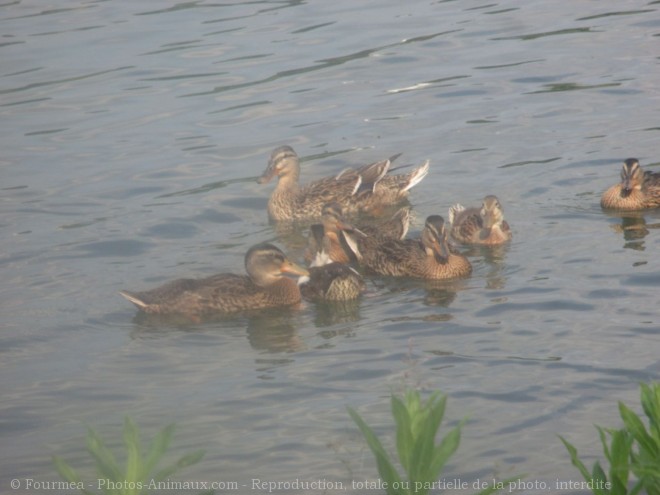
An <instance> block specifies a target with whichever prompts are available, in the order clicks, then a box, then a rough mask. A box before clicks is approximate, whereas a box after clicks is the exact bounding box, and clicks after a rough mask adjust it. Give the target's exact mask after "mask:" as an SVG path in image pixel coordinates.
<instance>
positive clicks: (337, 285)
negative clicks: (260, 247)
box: [298, 224, 365, 301]
mask: <svg viewBox="0 0 660 495" xmlns="http://www.w3.org/2000/svg"><path fill="white" fill-rule="evenodd" d="M326 246H329V242H328V239H327V237H326V234H325V231H324V228H323V225H320V224H314V225H312V226H311V227H310V242H309V248H310V249H313V250H314V259H313V261H312V264H311V265H310V267H309V277H301V278H300V279H299V280H298V283H299V285H300V291H301V292H302V295H303V297H304V298H305V299H308V300H312V301H317V300H325V301H348V300H352V299H357V298H358V297H360V295H361V294H362V292H363V291H364V288H365V284H364V280H363V279H362V276H361V275H360V274H359V273H358V272H356V271H355V270H354V269H353V268H351V267H350V266H347V265H345V264H343V263H339V262H335V261H332V259H331V258H330V256H329V254H328V252H327V251H326Z"/></svg>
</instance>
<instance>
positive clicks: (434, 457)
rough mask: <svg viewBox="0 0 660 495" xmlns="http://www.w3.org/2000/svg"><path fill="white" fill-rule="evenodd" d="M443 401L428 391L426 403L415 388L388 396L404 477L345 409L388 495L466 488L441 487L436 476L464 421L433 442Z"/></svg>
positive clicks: (371, 434)
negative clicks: (362, 437) (362, 440)
mask: <svg viewBox="0 0 660 495" xmlns="http://www.w3.org/2000/svg"><path fill="white" fill-rule="evenodd" d="M446 402H447V396H446V395H443V394H441V393H440V392H434V393H433V394H431V396H430V397H429V398H428V400H427V401H426V402H422V401H421V399H420V395H419V392H418V391H416V390H409V391H407V392H406V393H405V395H404V397H403V399H401V398H399V397H396V396H395V395H392V398H391V404H392V416H393V417H394V421H395V423H396V452H397V456H398V460H399V464H400V465H401V467H402V468H403V470H404V471H405V474H406V476H407V478H402V477H401V476H400V475H399V472H398V470H397V468H396V466H395V465H394V463H393V462H392V460H391V459H390V456H389V455H388V453H387V451H386V450H385V448H384V447H383V445H382V443H381V442H380V440H379V439H378V437H377V436H376V434H375V433H374V431H373V430H372V429H371V427H369V425H367V423H365V421H364V420H363V419H362V417H360V415H359V414H358V413H357V412H355V410H353V409H351V408H350V407H349V408H348V413H349V414H350V416H351V418H353V421H355V423H356V424H357V426H358V428H359V429H360V431H361V432H362V435H363V436H364V438H365V440H366V442H367V445H368V446H369V448H370V450H371V452H372V453H373V455H374V457H375V459H376V466H377V468H378V472H379V474H380V482H379V484H380V487H381V488H383V489H385V491H386V492H387V494H388V495H411V494H415V495H426V494H427V493H429V491H430V490H437V489H443V488H461V489H464V488H466V486H461V487H455V486H451V487H447V486H442V484H443V483H444V480H440V479H439V475H440V473H441V472H442V469H443V467H444V465H445V463H446V462H447V460H448V459H449V458H450V457H451V456H452V454H454V452H456V449H458V445H459V443H460V439H461V428H462V426H463V424H464V423H465V420H463V421H461V422H459V424H458V425H456V426H455V427H454V428H452V429H451V430H450V431H449V432H448V433H447V434H446V435H445V436H444V437H443V438H442V439H441V440H440V442H439V443H436V440H435V439H436V436H437V433H438V429H439V428H440V424H441V423H442V419H443V417H444V413H445V405H446ZM511 479H514V478H511ZM510 481H511V480H506V481H498V482H495V483H493V484H491V485H490V486H488V487H487V488H485V489H484V490H482V491H480V492H479V494H480V495H486V494H488V493H494V492H497V491H498V490H500V489H504V488H505V484H507V483H509V482H510ZM465 484H467V483H465Z"/></svg>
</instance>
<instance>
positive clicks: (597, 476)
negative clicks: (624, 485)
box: [587, 461, 619, 495]
mask: <svg viewBox="0 0 660 495" xmlns="http://www.w3.org/2000/svg"><path fill="white" fill-rule="evenodd" d="M591 473H592V475H591V477H590V478H589V479H587V481H593V482H594V483H593V489H592V492H594V493H595V494H596V495H606V494H607V493H611V494H612V495H619V492H615V491H606V490H604V489H602V488H600V487H601V486H605V483H607V475H606V474H605V471H603V468H602V467H601V466H600V462H598V461H596V462H595V463H594V467H593V469H592V470H591Z"/></svg>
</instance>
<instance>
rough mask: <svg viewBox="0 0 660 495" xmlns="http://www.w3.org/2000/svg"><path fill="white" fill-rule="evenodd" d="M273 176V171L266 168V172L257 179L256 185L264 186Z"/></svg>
mask: <svg viewBox="0 0 660 495" xmlns="http://www.w3.org/2000/svg"><path fill="white" fill-rule="evenodd" d="M274 176H275V169H273V168H271V167H268V168H267V169H266V171H265V172H264V173H263V174H262V175H261V177H259V178H258V179H257V183H258V184H266V183H268V182H270V181H271V180H272V178H273V177H274Z"/></svg>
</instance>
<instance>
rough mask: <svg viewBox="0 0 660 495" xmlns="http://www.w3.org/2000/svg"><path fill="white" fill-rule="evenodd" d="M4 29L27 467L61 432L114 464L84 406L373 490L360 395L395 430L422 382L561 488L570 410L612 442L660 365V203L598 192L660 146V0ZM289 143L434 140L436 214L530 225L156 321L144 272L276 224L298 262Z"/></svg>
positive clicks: (192, 261)
mask: <svg viewBox="0 0 660 495" xmlns="http://www.w3.org/2000/svg"><path fill="white" fill-rule="evenodd" d="M0 26H2V39H1V40H0V54H1V59H0V60H1V61H2V62H1V63H0V142H1V143H2V156H1V157H0V174H1V181H0V186H1V187H2V196H1V197H2V202H0V208H1V209H2V216H1V217H0V218H1V220H0V228H1V229H2V232H3V235H2V237H1V238H0V239H1V240H0V273H1V276H2V284H0V308H1V309H0V311H1V313H0V314H1V315H2V316H1V318H0V328H1V331H0V349H1V351H0V369H1V373H2V385H1V389H0V390H1V393H2V399H3V400H2V403H1V404H0V420H1V424H2V429H1V438H2V443H3V445H6V446H11V447H10V448H9V447H6V448H5V449H3V452H2V454H0V465H1V466H2V468H1V470H2V471H1V475H0V487H1V491H3V492H8V491H9V490H10V485H9V483H10V480H12V479H19V480H25V479H26V478H33V479H36V480H41V481H54V480H57V479H58V478H57V475H56V474H55V471H54V469H53V468H52V466H51V464H50V456H51V455H54V454H57V455H61V456H63V457H64V458H66V459H68V460H71V462H72V463H73V464H75V465H76V466H79V467H81V470H82V471H83V472H85V473H86V477H87V478H90V479H93V478H94V475H93V473H92V471H91V464H90V462H89V460H88V458H87V456H86V454H85V452H84V451H83V445H84V434H85V425H87V424H89V425H92V426H94V427H96V428H97V429H99V430H100V432H101V434H102V435H104V436H106V437H110V438H112V437H114V441H115V443H119V441H120V436H119V435H120V428H121V422H122V419H123V415H124V414H130V415H131V416H132V417H133V418H134V419H135V420H136V422H137V423H138V424H139V425H140V426H141V427H142V430H143V433H144V434H145V436H150V435H153V434H155V432H156V431H157V430H158V429H159V428H160V427H162V426H163V425H164V424H166V423H170V422H176V423H177V424H178V430H177V431H178V433H177V435H178V436H176V437H175V441H174V445H175V452H174V453H173V455H176V454H180V453H182V452H185V451H188V450H191V449H194V448H204V449H206V450H207V456H206V457H205V459H204V460H203V461H202V462H201V463H200V464H198V465H196V466H194V467H192V468H190V469H188V470H187V471H184V472H183V473H182V474H181V475H180V478H179V479H188V480H206V481H214V480H216V481H220V480H223V481H234V482H237V483H238V484H239V486H240V487H241V490H240V491H242V492H248V491H249V492H254V491H259V490H256V489H253V486H252V479H254V478H259V479H261V480H268V481H287V480H292V479H296V478H299V479H304V480H315V479H327V480H331V481H336V482H342V483H344V486H345V487H346V490H345V491H347V492H355V493H357V492H359V491H360V490H354V489H353V488H352V484H351V483H352V481H354V480H358V481H359V480H364V479H376V478H377V472H376V470H375V466H374V463H373V461H372V459H371V456H370V453H369V452H368V451H367V450H366V447H365V445H364V443H363V441H362V439H361V438H360V437H359V435H358V434H357V430H356V428H355V426H354V425H353V424H352V422H351V421H350V418H349V417H348V414H347V413H346V409H345V408H346V406H347V405H350V406H352V407H354V408H356V409H357V410H358V411H359V412H360V413H361V414H362V415H363V416H364V417H365V419H366V420H367V421H368V422H369V423H371V424H374V425H375V426H376V428H377V430H378V431H379V432H380V433H382V434H383V435H387V434H388V433H390V432H391V428H390V425H391V418H390V416H389V394H390V392H391V391H393V390H394V391H399V390H401V389H402V388H403V387H404V386H406V385H408V386H415V387H420V388H422V389H424V390H435V389H440V390H443V391H444V392H446V393H447V394H448V395H449V408H448V412H447V416H448V419H449V420H450V422H451V421H457V420H459V419H461V418H463V417H465V416H468V417H469V418H470V420H469V422H468V423H467V425H466V427H465V431H464V435H463V439H462V444H461V447H460V449H459V451H458V453H457V455H456V456H455V458H454V459H453V460H452V462H451V464H450V465H449V466H448V467H447V470H446V473H445V475H444V476H446V477H447V478H448V479H449V478H459V479H461V480H464V481H467V482H468V483H472V482H474V480H476V479H491V478H492V477H493V476H498V477H502V478H504V477H508V476H512V475H515V474H518V473H527V478H526V480H528V481H537V480H538V481H541V482H545V483H547V485H548V487H549V488H550V489H551V490H550V491H551V492H559V491H561V490H555V489H554V486H555V485H554V483H555V481H556V479H561V480H571V479H572V480H576V481H577V480H579V476H578V473H577V472H576V471H575V470H574V468H573V467H572V466H571V465H570V461H569V459H568V456H567V454H566V452H565V449H564V447H563V446H562V445H561V444H560V442H559V441H558V439H557V437H556V434H558V433H560V434H562V435H564V436H565V437H566V438H568V439H569V440H571V441H573V443H575V444H576V445H577V446H578V448H579V450H580V452H581V453H584V454H585V455H586V456H587V459H588V462H587V463H588V464H591V462H592V460H593V459H594V458H595V456H600V455H601V454H600V450H599V446H598V441H597V434H596V431H595V429H593V427H592V426H591V425H592V424H593V423H597V424H603V425H611V426H615V425H617V424H618V416H617V410H616V402H617V401H618V400H623V401H625V402H626V403H628V404H629V405H631V406H634V408H635V409H636V410H638V408H639V406H638V383H639V382H640V381H649V380H654V379H655V380H657V379H658V378H659V377H660V360H659V358H658V355H659V353H658V350H659V349H660V309H659V305H658V294H659V293H660V292H659V285H660V264H659V261H658V260H659V259H660V257H659V256H658V252H659V251H660V235H659V231H658V226H660V212H658V211H655V212H653V211H651V212H646V213H644V214H640V215H629V216H627V217H622V216H621V215H616V214H605V213H603V212H602V211H601V210H600V208H599V206H598V200H599V196H600V193H601V192H602V191H603V190H604V189H605V188H606V187H608V186H609V185H611V184H613V183H614V182H616V181H617V180H618V173H619V168H620V163H621V161H622V160H623V159H625V158H627V157H630V156H635V157H637V158H639V159H640V162H641V163H642V165H643V166H650V167H653V166H656V167H657V165H658V162H659V161H660V159H659V158H658V152H659V150H658V145H657V143H658V131H659V130H660V124H659V123H660V113H659V112H658V108H659V103H660V89H659V88H660V57H658V50H657V46H658V36H659V35H660V14H659V13H658V3H657V2H624V3H621V2H614V1H602V2H572V3H562V5H561V6H560V5H558V4H555V3H553V2H542V1H537V0H534V1H527V2H498V3H493V2H489V3H479V2H458V1H452V2H419V1H414V2H408V3H403V2H394V1H381V2H375V1H371V2H351V1H348V0H339V1H335V2H297V1H291V2H284V1H280V2H274V1H261V2H243V3H241V2H237V3H234V4H231V3H226V4H225V3H214V2H204V1H199V2H189V3H179V4H177V3H174V2H149V1H146V0H142V1H133V2H104V1H86V2H82V1H66V2H58V3H42V2H25V1H23V2H19V1H16V2H6V3H4V4H2V5H0ZM284 143H287V144H290V145H292V146H294V147H295V149H296V150H297V151H298V153H299V154H300V155H301V156H302V157H303V158H304V159H305V161H304V165H303V167H304V169H303V180H305V181H307V180H311V179H314V178H318V177H321V176H324V175H330V174H333V173H336V172H338V171H339V170H341V169H343V168H344V167H346V166H347V165H355V164H364V163H367V162H370V161H375V160H379V159H382V158H384V157H388V156H391V155H393V154H395V153H398V152H403V156H402V158H401V159H400V160H402V161H404V162H407V163H412V162H416V163H419V162H421V161H422V160H424V159H426V158H429V159H430V160H431V172H430V174H429V176H428V177H427V178H426V179H425V180H424V182H423V183H422V184H420V185H419V186H418V187H416V188H415V189H414V190H413V194H412V196H411V203H412V204H413V206H414V208H415V211H416V213H417V221H416V223H415V225H414V227H413V229H412V230H413V235H414V233H415V232H416V231H419V229H420V227H421V222H422V221H423V219H424V218H425V217H426V216H427V215H429V214H433V213H439V214H442V215H445V216H446V213H447V208H448V207H449V206H450V205H452V204H454V203H456V202H462V203H465V204H469V205H475V204H477V203H478V202H479V201H480V199H481V198H482V197H483V196H484V195H485V194H491V193H492V194H497V195H498V196H499V198H500V200H501V201H502V204H503V206H504V209H505V214H506V217H507V220H508V221H509V223H510V224H511V226H512V229H513V232H514V240H513V242H512V243H511V245H510V246H508V247H507V248H505V249H502V250H499V251H497V252H490V251H484V250H468V253H469V254H470V258H471V261H472V262H473V266H474V273H473V275H472V277H471V278H469V279H467V280H464V281H460V282H452V283H447V284H444V285H441V286H440V287H435V288H429V287H427V286H426V285H425V284H422V283H415V282H410V281H396V282H395V281H391V280H380V279H377V280H372V281H370V282H369V293H368V294H367V295H366V297H365V298H364V299H363V300H362V301H361V302H360V303H359V304H358V305H357V306H356V307H352V308H348V309H347V311H345V312H343V313H337V312H332V311H328V309H327V308H323V307H316V306H314V305H306V306H305V307H304V308H303V309H302V310H301V311H298V312H294V313H291V312H287V311H284V312H275V313H269V314H264V315H261V316H257V317H250V318H247V317H239V318H233V319H231V320H228V321H219V322H218V321H216V322H209V323H205V324H200V325H193V326H183V325H176V324H167V325H164V324H163V325H156V324H153V323H150V322H144V321H142V320H140V319H135V318H134V317H135V311H134V309H133V308H132V307H131V305H130V304H128V303H127V302H126V301H124V300H123V299H122V298H121V297H119V295H118V294H117V291H118V290H120V289H124V288H128V289H135V290H141V289H146V288H150V287H153V286H155V285H158V284H160V283H162V282H165V281H166V280H170V279H174V278H178V277H184V276H204V275H207V274H211V273H218V272H222V271H235V272H240V271H242V269H243V268H242V266H243V254H244V253H245V251H246V250H247V248H248V247H249V246H251V245H252V244H255V243H257V242H261V241H265V240H269V241H274V242H276V243H278V244H279V245H280V246H282V247H284V248H285V249H286V250H287V251H288V252H289V253H290V254H291V256H292V258H294V259H296V260H298V261H300V260H301V250H300V248H299V247H298V246H297V245H295V244H292V243H291V242H290V241H291V239H290V238H287V239H280V238H278V232H277V231H276V230H275V228H274V227H273V226H272V225H270V224H269V223H268V221H267V217H266V213H265V206H266V201H267V198H268V195H269V194H270V192H271V191H272V187H273V186H272V184H271V185H268V186H260V185H258V184H256V183H255V181H254V179H255V178H256V176H258V175H259V174H260V173H261V172H262V171H263V169H264V168H265V165H266V161H267V158H268V154H269V153H270V151H271V150H272V149H273V148H274V147H275V146H278V145H281V144H284ZM390 445H391V444H390ZM86 469H87V470H86ZM243 485H244V486H243ZM19 491H20V490H19ZM333 491H334V490H330V491H326V493H333ZM455 491H456V492H461V493H465V491H461V490H455ZM474 491H476V490H470V493H472V492H474ZM528 491H533V490H528ZM542 491H543V490H542ZM545 491H546V492H547V491H548V490H545ZM311 492H314V491H313V490H312V491H311ZM314 493H322V490H319V491H316V492H314ZM564 493H565V492H564Z"/></svg>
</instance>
